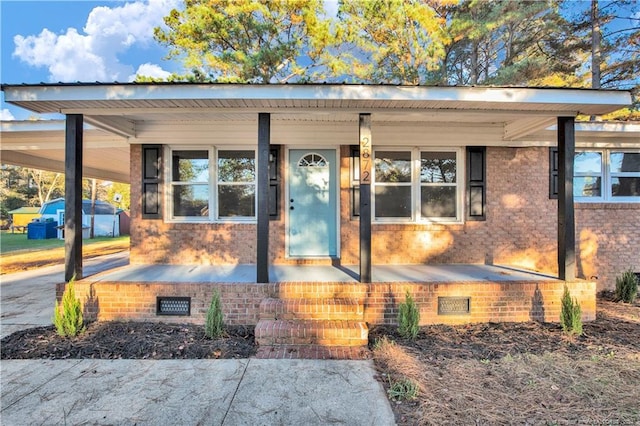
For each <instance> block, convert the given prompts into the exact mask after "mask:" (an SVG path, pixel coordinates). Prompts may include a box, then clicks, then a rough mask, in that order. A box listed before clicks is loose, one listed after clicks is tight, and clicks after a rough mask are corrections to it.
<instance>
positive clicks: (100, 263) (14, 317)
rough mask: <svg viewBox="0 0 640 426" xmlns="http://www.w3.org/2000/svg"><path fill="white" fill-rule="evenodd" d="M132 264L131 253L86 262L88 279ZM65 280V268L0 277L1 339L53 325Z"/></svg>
mask: <svg viewBox="0 0 640 426" xmlns="http://www.w3.org/2000/svg"><path fill="white" fill-rule="evenodd" d="M128 264H129V252H128V251H124V252H120V253H115V254H110V255H107V256H100V257H96V258H93V259H87V260H85V261H84V262H83V272H84V276H85V277H88V276H90V275H95V274H97V273H99V272H103V271H106V270H108V269H112V268H118V267H120V266H125V265H128ZM63 281H64V265H56V266H48V267H44V268H39V269H33V270H30V271H24V272H16V273H13V274H6V275H1V276H0V312H1V314H0V338H2V337H5V336H8V335H9V334H11V333H13V332H15V331H18V330H23V329H26V328H31V327H37V326H43V325H51V318H52V317H53V308H54V306H55V297H56V284H57V283H61V282H63Z"/></svg>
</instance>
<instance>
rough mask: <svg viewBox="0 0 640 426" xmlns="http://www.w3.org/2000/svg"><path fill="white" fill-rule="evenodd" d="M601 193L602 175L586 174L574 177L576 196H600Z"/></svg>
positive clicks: (574, 193) (574, 194) (574, 192)
mask: <svg viewBox="0 0 640 426" xmlns="http://www.w3.org/2000/svg"><path fill="white" fill-rule="evenodd" d="M600 194H601V190H600V177H598V176H586V177H576V178H574V179H573V196H574V197H599V196H600Z"/></svg>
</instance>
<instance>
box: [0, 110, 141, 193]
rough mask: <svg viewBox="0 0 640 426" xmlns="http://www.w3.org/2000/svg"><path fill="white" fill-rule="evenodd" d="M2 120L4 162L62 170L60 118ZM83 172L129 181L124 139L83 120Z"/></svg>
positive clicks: (104, 178)
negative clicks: (84, 122)
mask: <svg viewBox="0 0 640 426" xmlns="http://www.w3.org/2000/svg"><path fill="white" fill-rule="evenodd" d="M1 124H2V144H1V145H0V156H1V160H2V163H3V164H14V165H18V166H24V167H32V168H36V169H41V170H49V171H53V172H59V173H64V157H65V141H64V137H65V136H64V133H65V122H64V121H63V120H46V121H44V120H43V121H24V122H23V121H3V122H2V123H1ZM83 176H85V177H89V178H96V179H102V180H111V181H116V182H125V183H129V143H128V142H127V140H126V139H125V138H123V137H120V136H117V135H113V134H110V133H108V132H105V131H104V130H101V129H97V128H95V127H93V126H91V125H88V124H85V126H84V151H83Z"/></svg>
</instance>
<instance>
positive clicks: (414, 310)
mask: <svg viewBox="0 0 640 426" xmlns="http://www.w3.org/2000/svg"><path fill="white" fill-rule="evenodd" d="M418 324H420V311H419V310H418V306H417V305H416V303H415V302H414V301H413V297H411V294H410V293H409V292H408V291H407V294H406V296H405V302H404V303H401V304H400V306H398V333H400V335H401V336H402V337H404V338H407V339H412V340H413V339H415V338H416V337H417V336H418V331H420V328H419V326H418Z"/></svg>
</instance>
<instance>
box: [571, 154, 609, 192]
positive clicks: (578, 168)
mask: <svg viewBox="0 0 640 426" xmlns="http://www.w3.org/2000/svg"><path fill="white" fill-rule="evenodd" d="M602 166H603V163H602V153H601V152H588V151H585V152H576V156H575V158H574V160H573V169H574V170H573V196H574V197H601V196H602V173H603V168H602Z"/></svg>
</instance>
